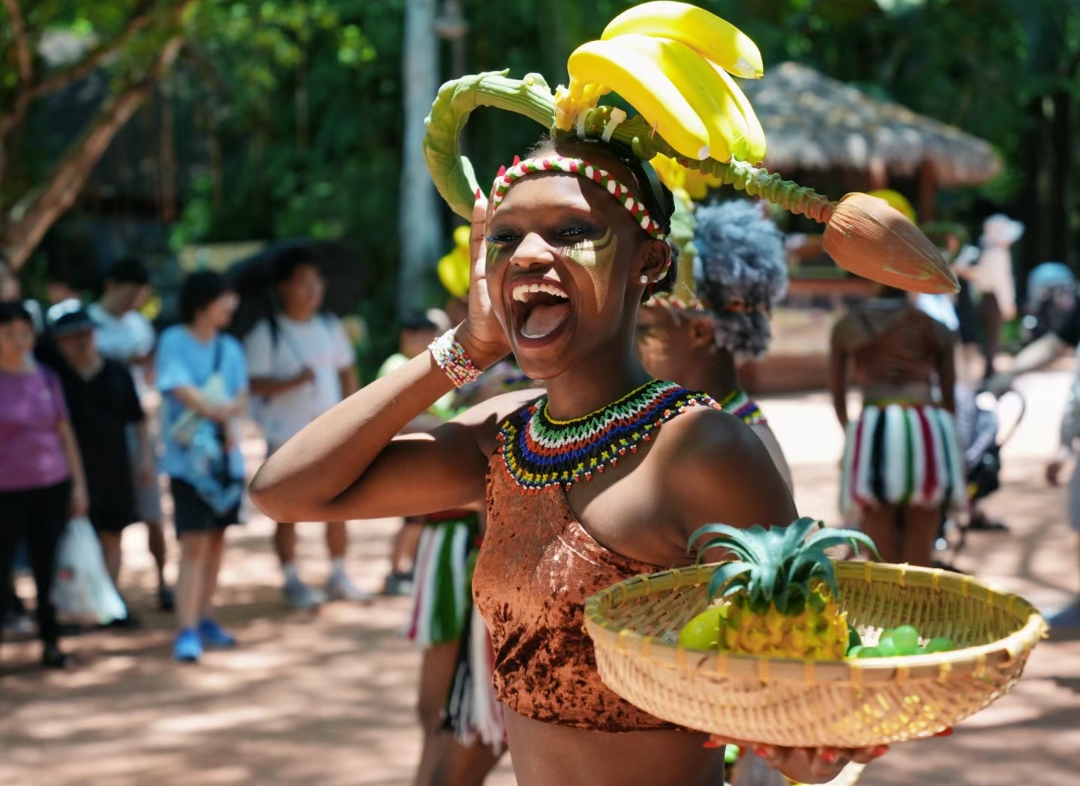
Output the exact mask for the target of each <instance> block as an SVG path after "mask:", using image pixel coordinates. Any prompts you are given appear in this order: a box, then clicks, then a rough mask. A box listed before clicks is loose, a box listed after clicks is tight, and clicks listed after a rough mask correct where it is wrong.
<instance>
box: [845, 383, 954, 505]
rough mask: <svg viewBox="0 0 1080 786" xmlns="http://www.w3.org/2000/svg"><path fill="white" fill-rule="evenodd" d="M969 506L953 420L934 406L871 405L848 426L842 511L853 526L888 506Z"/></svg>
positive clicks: (865, 407)
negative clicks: (868, 512) (864, 515)
mask: <svg viewBox="0 0 1080 786" xmlns="http://www.w3.org/2000/svg"><path fill="white" fill-rule="evenodd" d="M965 504H966V496H965V482H964V470H963V456H962V455H961V453H960V448H959V444H958V442H957V440H956V427H955V424H954V423H953V417H952V415H951V414H949V413H948V412H946V411H945V410H943V409H939V408H937V407H934V406H930V405H909V404H882V405H877V404H867V405H865V406H864V407H863V411H862V414H861V415H860V416H859V419H858V420H857V421H854V422H851V423H848V427H847V444H846V447H845V450H844V465H843V473H842V477H841V486H840V509H841V511H842V512H843V514H844V515H845V517H846V518H847V519H848V520H849V521H858V519H859V518H860V515H861V512H862V511H864V510H867V509H870V508H876V507H880V506H884V505H901V506H910V507H916V508H946V509H948V508H959V507H962V506H963V505H965Z"/></svg>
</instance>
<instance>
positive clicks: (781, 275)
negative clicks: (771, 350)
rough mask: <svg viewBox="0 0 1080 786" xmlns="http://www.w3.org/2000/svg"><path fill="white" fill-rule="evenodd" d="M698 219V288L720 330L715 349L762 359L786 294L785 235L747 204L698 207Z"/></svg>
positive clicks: (750, 204) (759, 210) (757, 207)
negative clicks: (775, 308) (775, 313)
mask: <svg viewBox="0 0 1080 786" xmlns="http://www.w3.org/2000/svg"><path fill="white" fill-rule="evenodd" d="M695 218H696V219H697V229H696V231H695V233H694V245H695V246H696V247H697V253H698V255H697V258H696V259H695V260H694V282H695V284H696V285H697V294H698V296H699V297H700V298H701V299H702V300H703V301H704V302H705V305H706V308H707V309H708V311H709V314H710V316H712V318H713V321H714V323H715V325H716V345H717V346H718V347H720V348H721V349H725V350H727V351H728V352H731V353H732V354H739V355H749V356H752V357H756V356H759V355H761V354H762V353H763V352H765V350H766V349H767V348H768V346H769V341H770V340H771V339H772V333H771V331H770V330H769V314H770V312H771V310H772V306H773V305H774V304H775V303H776V302H777V301H779V300H780V299H781V298H782V297H783V296H784V293H785V292H786V291H787V284H788V271H787V262H786V259H785V254H784V239H783V235H782V234H781V233H780V230H779V229H777V228H776V224H774V223H773V222H772V221H770V220H769V219H768V218H766V217H765V216H763V215H762V212H761V209H760V207H759V206H758V205H756V204H754V203H752V202H749V201H747V200H744V199H737V200H731V201H728V202H721V203H719V204H713V205H709V206H708V207H699V208H698V209H697V211H696V215H695Z"/></svg>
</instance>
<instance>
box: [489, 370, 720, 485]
mask: <svg viewBox="0 0 1080 786" xmlns="http://www.w3.org/2000/svg"><path fill="white" fill-rule="evenodd" d="M694 406H705V407H713V408H716V409H719V406H718V405H717V404H716V402H714V401H713V400H712V399H711V398H709V397H708V396H707V395H705V394H704V393H694V392H692V391H689V390H686V389H685V388H682V387H679V386H678V385H676V384H675V383H674V382H662V381H659V380H654V381H652V382H649V383H647V384H645V385H642V386H641V387H640V388H638V389H637V390H635V391H633V392H631V393H628V394H627V395H625V396H623V397H622V398H621V399H619V400H618V401H616V402H614V403H613V404H609V405H608V406H606V407H604V408H603V409H600V410H597V411H596V412H593V413H592V414H591V415H586V416H585V417H582V418H577V419H575V420H567V421H558V420H552V419H551V418H550V417H548V414H547V396H542V397H541V398H539V399H537V400H536V401H535V402H534V403H533V404H532V405H530V406H528V407H526V408H525V409H522V410H520V411H519V412H517V413H516V414H514V415H511V416H510V418H508V419H507V420H506V421H505V422H504V423H503V424H502V426H501V428H500V429H499V436H498V440H499V443H500V444H499V453H500V455H502V457H503V460H504V461H505V463H506V469H507V471H508V472H509V473H510V476H511V477H512V478H513V479H514V481H515V482H516V483H517V484H518V485H519V486H521V487H522V488H523V489H526V490H527V491H540V490H541V489H545V488H547V487H549V486H561V487H563V488H564V489H566V490H568V491H569V490H570V488H571V487H572V486H573V484H574V483H577V482H578V481H579V480H581V479H582V478H584V479H585V480H592V477H593V474H594V473H597V472H599V473H602V472H603V471H604V469H605V468H606V467H608V466H610V467H612V468H614V467H615V466H617V465H618V462H619V457H620V456H624V455H626V451H628V450H629V451H630V452H631V453H637V449H638V446H639V445H640V444H641V443H642V442H648V441H649V440H650V439H651V433H652V432H653V431H655V430H656V429H657V428H659V427H660V426H661V425H663V424H664V423H666V422H667V421H669V420H671V419H672V418H674V417H676V416H678V415H679V413H680V412H684V411H685V410H687V409H689V408H690V407H694Z"/></svg>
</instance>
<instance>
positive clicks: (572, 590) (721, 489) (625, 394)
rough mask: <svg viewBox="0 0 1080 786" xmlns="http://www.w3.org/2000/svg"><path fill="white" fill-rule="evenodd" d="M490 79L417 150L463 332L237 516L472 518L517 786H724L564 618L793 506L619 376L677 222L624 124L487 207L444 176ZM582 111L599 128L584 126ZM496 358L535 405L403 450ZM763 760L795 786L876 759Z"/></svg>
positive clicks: (587, 134) (516, 96)
mask: <svg viewBox="0 0 1080 786" xmlns="http://www.w3.org/2000/svg"><path fill="white" fill-rule="evenodd" d="M659 5H663V6H665V7H667V6H680V4H672V3H666V4H659ZM640 8H644V6H642V7H640ZM736 32H737V31H736ZM751 46H752V44H751ZM489 77H493V75H484V76H482V77H468V78H465V79H463V80H460V81H459V82H457V83H451V84H449V85H447V86H445V87H444V88H443V90H442V91H440V96H439V99H438V100H437V101H436V104H435V107H434V108H433V110H432V116H431V118H430V119H429V125H428V128H429V133H428V138H427V140H426V141H425V150H426V151H427V153H428V161H429V165H430V167H431V169H432V175H433V178H434V179H435V181H436V183H437V185H439V188H440V191H441V192H442V193H443V194H444V196H446V197H447V198H448V200H449V201H450V202H451V204H452V205H453V206H454V208H455V210H457V211H458V212H459V213H461V214H468V212H469V211H468V208H467V207H466V206H465V204H464V200H463V199H462V194H463V193H465V194H471V193H475V198H474V200H473V205H472V210H471V219H472V228H471V238H470V251H471V256H472V259H473V270H472V277H471V283H470V288H469V309H468V317H467V318H466V319H465V320H464V321H463V322H462V323H461V324H460V325H458V326H457V327H456V328H454V329H453V330H451V331H449V332H448V333H447V334H445V335H444V336H442V337H440V338H439V339H437V340H436V341H435V342H434V343H433V344H432V346H431V351H430V352H429V353H425V354H423V355H420V356H418V357H416V358H413V359H412V360H411V361H409V362H408V363H407V364H406V365H404V366H402V367H401V368H400V369H398V370H397V371H395V372H394V373H392V374H389V375H387V376H386V377H383V378H381V379H379V380H377V381H375V382H373V383H372V384H371V385H368V386H367V387H365V388H364V389H362V390H361V391H359V392H358V393H356V394H355V395H353V396H352V397H350V398H349V399H347V400H346V401H344V402H343V403H341V404H340V405H338V406H337V407H335V408H334V409H332V410H331V411H330V412H328V413H326V414H325V415H323V416H322V417H321V418H319V419H318V420H316V421H315V422H314V423H312V424H311V425H310V426H308V427H307V428H306V429H304V430H303V431H302V432H300V433H299V434H298V435H297V436H296V437H294V438H293V439H292V440H291V441H290V442H288V443H287V444H286V445H284V446H283V447H282V448H281V450H279V451H278V452H277V453H275V454H274V456H273V457H272V458H271V459H270V460H269V461H268V462H267V464H266V465H265V466H264V467H263V468H262V469H261V470H260V471H259V473H258V475H257V476H256V478H255V480H254V481H253V483H252V486H251V493H252V499H253V500H254V502H255V504H256V505H258V506H259V507H260V508H261V509H262V510H263V511H264V512H265V513H267V514H268V515H269V516H271V517H272V518H275V519H277V520H279V521H292V520H327V519H330V520H335V519H371V518H379V517H382V516H414V515H426V514H430V513H433V512H436V511H440V510H447V509H454V508H462V507H467V506H469V505H472V504H476V503H478V502H483V501H486V505H487V529H486V532H485V534H484V541H483V545H482V547H481V550H480V554H479V557H478V559H477V563H476V568H475V573H474V578H473V594H474V597H475V600H476V605H477V608H478V609H479V611H480V612H481V614H482V616H483V617H484V620H485V622H486V623H487V625H488V627H489V629H490V631H491V637H492V642H493V645H494V672H495V680H494V681H495V687H496V689H497V692H498V697H499V700H500V702H501V706H502V708H503V712H504V714H505V720H506V729H507V736H508V741H509V745H510V749H511V751H512V755H513V761H514V768H515V772H516V775H517V781H518V783H519V784H522V786H556V784H558V785H559V786H562V784H567V783H589V784H600V785H601V786H606V785H608V784H611V785H612V786H615V784H618V785H619V786H676V784H678V786H712V785H713V784H716V783H722V782H723V775H724V755H723V749H722V746H720V745H719V743H718V742H717V741H715V740H709V739H707V737H706V735H704V734H701V733H694V732H691V731H688V730H686V729H680V728H677V727H675V726H673V725H672V724H670V723H667V722H665V721H662V720H660V719H658V718H655V717H652V716H650V715H649V714H647V713H646V712H644V711H642V710H641V709H639V708H637V707H634V706H633V705H631V704H629V703H627V702H626V701H624V700H622V699H621V698H620V697H619V696H617V695H616V694H615V693H613V692H612V691H611V690H609V689H608V688H607V687H606V686H605V685H604V684H603V682H602V681H601V679H600V676H599V674H598V673H597V669H596V662H595V658H594V654H593V649H592V645H591V643H590V642H589V640H588V639H587V637H586V635H585V634H584V632H583V630H582V624H583V604H584V601H585V599H586V598H588V597H589V596H590V595H592V594H594V593H596V592H598V591H600V590H602V589H604V588H606V587H608V586H610V585H612V584H614V583H616V582H619V581H621V580H623V579H625V578H628V577H630V576H633V575H635V574H639V573H648V572H653V571H656V570H658V569H663V568H669V567H674V566H680V565H685V564H687V563H688V561H689V558H688V556H687V549H686V544H687V541H688V539H689V536H690V535H691V533H693V532H694V531H695V530H696V529H697V528H698V527H700V526H701V525H703V524H707V523H710V522H715V521H723V522H725V523H728V524H731V525H734V526H737V527H749V526H751V525H754V524H762V525H765V526H769V525H784V524H787V523H789V522H790V521H792V520H793V519H795V518H796V517H797V513H796V510H795V506H794V504H793V502H792V500H791V496H790V494H789V493H788V490H787V487H786V485H785V483H784V480H783V479H782V478H781V476H780V475H779V473H778V472H777V470H776V467H775V466H774V464H773V462H772V460H771V458H770V456H769V453H768V452H767V451H766V449H765V448H764V447H763V446H762V443H761V442H760V440H759V439H758V438H757V437H756V436H755V435H754V433H753V432H752V431H751V430H750V428H749V427H748V426H747V425H745V424H744V423H743V422H742V421H741V420H739V419H738V418H735V417H732V416H730V415H728V414H726V413H724V412H721V411H720V410H719V408H718V407H717V405H716V404H715V402H713V401H712V400H711V399H710V398H709V397H708V396H706V395H705V394H703V393H694V392H691V391H689V390H686V389H684V388H682V387H680V386H679V385H677V384H675V383H673V382H666V381H662V380H654V379H652V378H651V377H650V375H649V374H648V373H647V372H646V371H645V369H644V368H643V367H642V365H641V362H640V361H639V359H638V355H637V352H636V350H635V324H636V320H637V314H638V309H639V306H640V304H641V303H642V301H643V300H644V299H646V298H647V297H648V296H649V295H651V294H652V293H653V292H655V291H657V290H658V289H665V288H667V287H668V286H669V285H670V283H671V282H672V280H673V278H674V275H675V265H673V264H672V257H673V255H672V249H671V247H670V245H669V243H668V240H667V235H668V233H669V232H670V222H671V217H672V213H673V209H674V202H673V200H672V197H671V194H670V192H668V191H667V190H666V189H665V188H663V187H662V186H661V185H660V183H659V180H658V179H657V177H656V175H655V173H654V172H653V171H652V168H651V167H650V166H649V164H648V163H646V162H645V161H643V160H641V159H642V158H648V157H650V155H649V154H648V151H647V150H646V149H645V146H646V145H647V144H652V143H653V142H650V141H649V137H647V136H644V135H643V138H639V137H636V136H635V137H634V138H633V140H632V143H630V142H627V143H626V144H623V143H618V142H615V141H612V139H613V135H617V130H616V126H619V125H620V124H621V123H622V120H620V119H619V117H618V115H617V114H616V111H614V110H608V111H601V110H606V109H607V108H598V109H592V108H590V107H583V108H580V112H579V114H577V115H574V114H571V115H566V114H565V112H563V114H561V115H560V117H563V119H564V120H566V119H569V121H570V122H569V125H570V127H573V128H574V129H575V132H574V133H570V134H566V133H559V132H555V133H554V134H553V136H552V138H550V139H546V140H544V141H542V142H541V143H540V144H539V146H538V147H537V148H535V149H534V150H533V152H532V154H531V157H529V158H527V159H526V160H524V161H522V160H520V159H515V160H514V161H513V163H512V164H511V166H510V167H509V168H505V167H504V168H503V169H502V170H501V171H500V172H499V175H498V177H497V178H496V180H495V183H494V185H493V187H492V189H491V191H490V194H489V199H490V201H489V200H488V199H485V198H484V197H483V194H482V192H481V191H480V190H479V189H477V188H476V187H475V184H474V180H473V178H472V174H471V172H472V168H471V166H469V165H468V162H467V161H464V160H461V159H460V158H459V156H458V155H457V134H458V133H459V132H460V129H461V127H462V126H463V125H464V121H463V120H462V118H461V115H462V114H465V115H467V114H468V112H470V111H471V110H472V109H473V108H475V106H477V104H478V100H477V96H476V95H475V88H476V85H477V84H479V83H480V81H483V80H485V79H488V78H489ZM499 79H501V77H499V78H495V79H494V82H493V84H495V86H496V88H498V90H502V88H501V87H499V85H502V84H503V83H502V82H499V81H498V80H499ZM470 91H473V92H471V93H470ZM603 92H605V91H604V90H603V89H602V88H601V87H600V86H599V85H586V86H581V85H578V86H577V87H575V83H574V82H572V83H571V88H570V90H569V92H567V93H566V96H567V97H568V98H569V100H570V101H571V103H573V102H574V101H586V100H587V97H588V96H593V97H594V98H595V97H598V96H599V95H601V94H602V93H603ZM502 95H503V97H502V99H500V100H503V101H504V103H505V105H507V106H515V107H516V108H520V106H521V105H523V103H528V102H529V101H530V100H532V99H536V101H537V102H538V104H537V105H536V106H534V107H533V109H536V111H535V112H532V111H531V110H530V113H531V115H532V116H534V117H537V118H538V119H539V118H540V117H541V116H542V117H544V118H545V120H544V122H545V123H546V124H549V125H550V123H549V122H548V121H549V120H551V121H553V120H554V118H555V116H556V113H555V111H554V106H553V105H552V104H544V101H545V100H546V101H551V100H552V99H551V96H550V93H548V92H547V86H546V85H544V84H543V80H541V79H540V78H539V77H537V76H535V75H530V76H529V77H527V78H526V80H525V81H524V82H522V83H517V86H516V87H513V86H508V87H507V88H506V90H505V91H504V93H503V94H502ZM544 95H547V96H548V98H547V99H544V98H543V96H544ZM624 95H625V94H624ZM530 96H531V97H532V98H530ZM650 105H653V104H650ZM537 106H539V107H541V108H537ZM545 106H546V107H547V108H546V109H543V107H545ZM732 106H733V105H732ZM571 108H573V107H571ZM564 109H565V107H564ZM596 112H600V115H597V116H599V117H602V118H603V119H604V122H603V123H601V124H599V125H596V124H593V125H590V122H589V118H591V117H593V116H594V113H596ZM575 116H577V117H578V118H579V119H578V121H577V122H575V121H574V119H573V118H574V117H575ZM622 117H623V119H625V115H623V116H622ZM639 127H641V126H639ZM644 128H646V129H647V128H648V126H644ZM659 142H662V140H659ZM659 142H656V144H659ZM510 353H513V355H514V356H515V359H516V360H517V362H518V364H519V365H520V368H521V370H522V372H523V373H524V374H525V375H527V376H528V377H530V378H532V379H537V380H542V381H543V382H544V385H545V388H546V393H545V394H544V395H541V392H540V391H524V392H515V393H508V394H505V395H502V396H497V397H495V398H493V399H490V400H488V401H486V402H484V403H482V404H480V405H478V406H476V407H474V408H472V409H470V410H468V411H467V412H465V413H464V414H462V415H460V416H459V417H457V418H455V419H454V420H453V421H451V422H449V423H446V424H444V425H442V426H439V427H438V428H435V429H433V430H431V431H429V432H426V433H419V434H409V435H403V436H398V433H399V432H400V431H401V430H402V429H403V428H404V427H405V426H406V425H407V424H408V423H409V422H410V421H411V420H412V419H413V418H414V417H416V416H417V415H418V414H419V413H421V412H423V411H424V410H425V409H426V408H428V407H429V406H430V405H431V403H432V402H433V401H435V400H436V399H438V398H439V397H440V396H442V395H445V394H446V393H447V391H449V390H450V389H451V386H458V387H460V386H461V385H462V384H464V383H466V382H468V381H470V380H473V379H475V378H477V377H478V376H479V375H480V373H481V372H482V370H483V369H486V368H489V367H491V366H492V365H494V364H495V363H496V362H497V361H499V360H500V359H501V358H503V357H505V356H507V355H508V354H510ZM761 753H762V754H763V755H764V757H765V758H766V761H767V762H768V763H769V764H770V765H771V766H773V767H775V768H776V769H779V770H781V771H782V772H784V773H785V774H786V775H788V776H790V777H792V778H796V779H798V780H800V781H803V782H806V783H823V782H826V781H828V780H830V779H831V778H832V777H833V776H835V774H836V773H837V772H838V771H839V770H840V769H841V768H842V767H843V766H844V764H845V763H846V762H847V761H848V760H850V759H857V760H861V761H866V760H868V759H869V758H870V757H871V756H872V755H873V754H872V752H870V751H853V750H843V751H833V750H828V751H815V750H779V749H762V750H761ZM448 756H451V757H452V756H453V754H452V753H449V754H448ZM438 769H439V771H440V772H442V773H443V775H442V778H443V779H442V780H439V781H438V782H440V783H452V784H472V783H480V781H481V780H482V778H483V774H482V773H481V774H480V775H479V776H477V775H476V774H475V773H473V774H471V775H463V774H462V770H461V769H460V762H455V761H452V760H448V761H444V762H443V763H442V765H441V766H440V767H439V768H438Z"/></svg>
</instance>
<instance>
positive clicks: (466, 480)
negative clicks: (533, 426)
mask: <svg viewBox="0 0 1080 786" xmlns="http://www.w3.org/2000/svg"><path fill="white" fill-rule="evenodd" d="M458 333H459V335H460V334H461V329H460V328H459V331H458ZM468 342H469V339H468V337H467V336H466V337H465V340H464V341H463V342H462V343H463V344H464V345H465V346H466V347H467V348H468V347H469V346H470V344H469V343H468ZM466 351H468V352H469V354H470V356H473V357H476V355H474V354H473V353H474V350H470V349H467V350H466ZM477 354H479V353H477ZM481 357H482V355H481ZM450 388H451V384H450V380H449V379H448V378H447V376H446V373H445V372H444V371H443V370H442V369H441V368H439V366H438V364H437V363H436V362H435V360H434V359H433V358H432V356H431V354H430V353H427V352H425V353H424V354H422V355H419V356H417V357H415V358H413V359H412V360H410V361H409V362H408V363H407V364H406V365H404V366H403V367H401V368H400V369H398V370H397V371H395V372H393V373H392V374H389V375H387V376H385V377H382V378H381V379H377V380H375V381H374V382H372V383H371V384H369V385H367V386H366V387H364V388H362V389H361V390H360V391H359V392H357V393H355V394H353V395H352V396H351V397H349V398H348V399H346V400H345V401H343V402H342V403H340V404H338V405H337V406H336V407H334V408H333V409H332V410H330V411H329V412H327V413H326V414H325V415H323V416H322V417H320V418H318V419H317V420H315V421H314V422H313V423H311V424H310V425H309V426H307V427H306V428H305V429H304V430H303V431H301V432H300V433H299V434H297V435H296V436H295V437H293V438H292V439H291V440H289V441H288V442H287V443H286V444H285V445H284V446H283V447H282V448H281V449H280V450H279V451H277V452H276V453H275V454H274V455H273V456H271V457H270V459H269V461H267V463H266V464H265V465H264V466H263V467H262V469H260V470H259V472H258V474H257V475H256V476H255V479H254V480H253V481H252V483H251V498H252V501H253V502H254V503H255V505H256V506H257V507H258V508H259V509H260V510H262V511H263V512H264V513H266V514H267V515H268V516H270V517H271V518H275V519H280V520H282V521H284V520H288V519H296V520H298V521H306V520H309V519H310V520H313V521H322V520H330V521H337V520H340V519H343V518H344V519H365V518H380V517H383V516H411V515H423V514H425V513H432V512H435V511H438V510H445V509H448V508H456V507H461V506H463V505H466V504H468V503H470V502H473V501H475V500H477V499H481V498H483V496H484V483H485V477H486V472H487V455H486V452H485V449H484V447H483V443H484V442H485V441H487V440H490V439H493V436H494V433H495V429H496V427H497V424H498V422H499V421H500V420H501V419H502V418H503V417H505V416H506V415H508V414H510V412H513V411H514V410H515V409H517V408H518V407H520V406H521V405H522V404H523V403H524V402H525V401H527V400H528V399H529V396H523V395H522V394H516V395H508V396H502V397H499V398H498V399H493V400H492V401H490V402H485V404H483V405H480V406H478V407H475V408H474V409H472V410H469V411H468V412H466V413H465V414H464V415H462V416H460V417H458V418H455V419H454V420H452V421H451V422H449V423H446V424H444V425H441V426H439V427H438V428H435V429H433V430H431V431H429V432H422V433H414V434H409V435H406V436H397V435H398V433H399V432H400V431H402V430H403V429H405V427H406V426H408V424H409V423H410V421H412V420H413V419H414V418H415V417H417V416H418V415H420V414H421V413H423V412H424V411H425V410H427V408H428V407H430V406H431V405H432V404H433V403H434V402H435V401H436V400H438V399H439V397H441V396H443V395H445V394H446V393H447V392H448V391H449V390H450ZM535 395H536V394H535V393H532V394H531V397H535Z"/></svg>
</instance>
